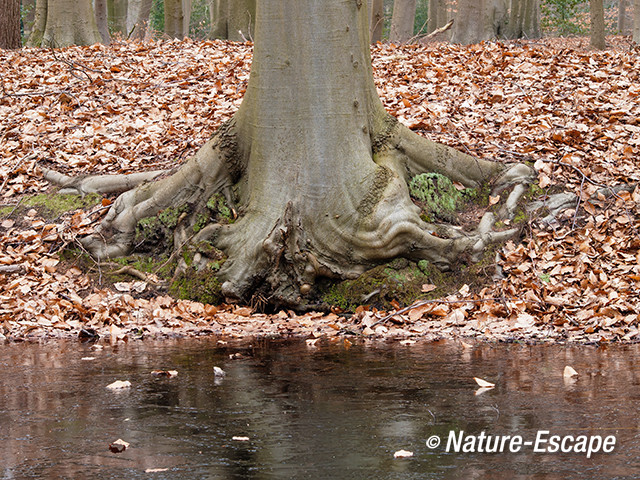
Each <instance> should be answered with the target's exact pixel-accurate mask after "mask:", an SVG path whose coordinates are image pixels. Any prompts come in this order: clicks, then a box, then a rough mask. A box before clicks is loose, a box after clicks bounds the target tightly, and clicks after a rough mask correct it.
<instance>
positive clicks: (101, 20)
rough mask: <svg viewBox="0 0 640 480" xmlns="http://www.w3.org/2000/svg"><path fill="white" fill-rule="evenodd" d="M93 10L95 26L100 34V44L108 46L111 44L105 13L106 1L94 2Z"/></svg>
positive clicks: (107, 16)
mask: <svg viewBox="0 0 640 480" xmlns="http://www.w3.org/2000/svg"><path fill="white" fill-rule="evenodd" d="M93 4H94V5H93V8H94V9H95V14H96V26H97V27H98V32H100V38H102V43H104V44H105V45H108V44H109V43H111V34H110V33H109V15H108V13H107V0H94V2H93Z"/></svg>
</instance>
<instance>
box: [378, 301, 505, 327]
mask: <svg viewBox="0 0 640 480" xmlns="http://www.w3.org/2000/svg"><path fill="white" fill-rule="evenodd" d="M505 300H507V299H506V298H496V297H490V298H481V299H477V300H422V301H421V302H418V303H414V304H413V305H409V306H408V307H405V308H403V309H400V310H398V311H396V312H393V313H390V314H389V315H387V316H386V317H382V318H381V319H380V320H377V321H376V322H373V323H372V324H371V326H370V328H372V327H375V326H376V325H378V324H380V323H382V322H386V321H387V320H389V319H390V318H393V317H395V316H396V315H402V314H403V313H406V312H408V311H410V310H414V309H416V308H419V307H422V306H424V305H429V304H430V303H434V304H444V305H452V304H456V303H484V302H501V303H504V302H505Z"/></svg>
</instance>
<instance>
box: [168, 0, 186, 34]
mask: <svg viewBox="0 0 640 480" xmlns="http://www.w3.org/2000/svg"><path fill="white" fill-rule="evenodd" d="M183 26H184V14H183V12H182V0H164V33H165V35H167V36H168V37H171V38H178V39H183V38H184V31H183Z"/></svg>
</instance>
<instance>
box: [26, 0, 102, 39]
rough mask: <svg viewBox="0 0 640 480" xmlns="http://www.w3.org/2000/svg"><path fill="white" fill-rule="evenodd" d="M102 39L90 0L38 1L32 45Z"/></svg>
mask: <svg viewBox="0 0 640 480" xmlns="http://www.w3.org/2000/svg"><path fill="white" fill-rule="evenodd" d="M101 41H102V37H101V36H100V33H99V32H98V27H97V25H96V19H95V14H94V12H93V5H92V4H91V0H37V2H36V20H35V24H34V29H33V31H32V32H31V36H30V37H29V41H28V43H27V44H28V45H29V46H41V45H42V46H53V47H66V46H69V45H93V44H94V43H100V42H101Z"/></svg>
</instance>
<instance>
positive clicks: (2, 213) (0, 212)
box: [0, 205, 16, 218]
mask: <svg viewBox="0 0 640 480" xmlns="http://www.w3.org/2000/svg"><path fill="white" fill-rule="evenodd" d="M15 208H16V207H15V206H12V205H9V206H8V207H0V217H2V218H4V217H8V216H9V215H11V213H12V212H13V211H14V210H15Z"/></svg>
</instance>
